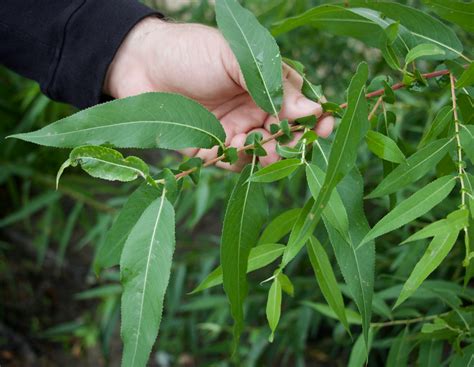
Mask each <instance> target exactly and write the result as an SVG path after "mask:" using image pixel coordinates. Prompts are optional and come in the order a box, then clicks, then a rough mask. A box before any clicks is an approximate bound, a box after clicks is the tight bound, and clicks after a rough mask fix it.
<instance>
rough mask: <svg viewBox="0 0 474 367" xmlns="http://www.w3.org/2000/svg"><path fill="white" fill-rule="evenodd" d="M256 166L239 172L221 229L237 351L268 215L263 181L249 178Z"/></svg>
mask: <svg viewBox="0 0 474 367" xmlns="http://www.w3.org/2000/svg"><path fill="white" fill-rule="evenodd" d="M254 168H255V166H254V165H253V164H252V165H248V166H247V167H245V168H244V170H243V171H242V173H241V174H240V177H239V180H238V182H237V184H236V186H235V188H234V190H233V192H232V194H231V196H230V199H229V202H228V204H227V209H226V213H225V217H224V226H223V230H222V240H221V265H222V276H223V284H224V290H225V292H226V295H227V298H228V300H229V303H230V307H231V313H232V317H233V319H234V351H235V348H236V347H237V343H238V341H239V338H240V334H241V333H242V329H243V321H244V309H243V306H244V300H245V298H246V295H247V277H246V273H247V262H248V258H249V254H250V250H251V248H252V247H254V246H255V244H256V243H257V240H258V235H259V232H260V230H261V228H262V227H263V224H264V223H265V220H266V216H267V203H266V200H265V196H264V193H263V188H262V186H261V184H258V183H253V182H250V181H248V178H249V177H250V176H251V175H252V174H253V170H254Z"/></svg>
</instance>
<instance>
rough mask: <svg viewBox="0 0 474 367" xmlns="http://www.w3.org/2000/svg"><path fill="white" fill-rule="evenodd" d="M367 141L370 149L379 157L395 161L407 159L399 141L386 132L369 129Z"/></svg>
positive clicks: (400, 161)
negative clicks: (395, 140)
mask: <svg viewBox="0 0 474 367" xmlns="http://www.w3.org/2000/svg"><path fill="white" fill-rule="evenodd" d="M365 141H366V142H367V146H368V147H369V149H370V151H371V152H372V153H374V154H375V155H376V156H377V157H379V158H382V159H384V160H386V161H389V162H393V163H403V162H404V161H405V159H406V158H405V155H404V154H403V152H402V151H401V150H400V148H399V147H398V145H397V143H395V142H394V141H393V140H392V139H390V138H389V137H388V136H386V135H384V134H381V133H378V132H376V131H373V130H369V131H368V132H367V135H366V137H365Z"/></svg>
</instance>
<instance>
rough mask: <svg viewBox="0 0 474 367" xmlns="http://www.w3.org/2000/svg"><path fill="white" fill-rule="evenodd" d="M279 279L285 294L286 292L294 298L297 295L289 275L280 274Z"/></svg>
mask: <svg viewBox="0 0 474 367" xmlns="http://www.w3.org/2000/svg"><path fill="white" fill-rule="evenodd" d="M277 278H278V281H279V282H280V285H281V289H282V290H283V292H285V293H286V294H287V295H289V296H290V297H293V296H294V295H295V287H294V285H293V283H292V282H291V279H290V278H289V277H288V275H286V274H284V273H281V272H279V273H278V275H277Z"/></svg>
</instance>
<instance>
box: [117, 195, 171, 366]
mask: <svg viewBox="0 0 474 367" xmlns="http://www.w3.org/2000/svg"><path fill="white" fill-rule="evenodd" d="M174 247H175V223H174V210H173V206H172V205H171V204H170V203H169V202H168V200H167V199H166V196H165V190H163V193H162V195H161V197H160V198H158V199H156V200H155V201H154V202H153V203H151V205H150V206H149V207H148V208H147V209H146V210H145V211H144V212H143V214H142V215H141V217H140V219H139V220H138V221H137V223H136V225H135V226H134V227H133V229H132V231H131V232H130V235H129V236H128V238H127V241H126V242H125V246H124V249H123V253H122V256H121V258H120V276H121V281H122V285H123V294H122V327H121V336H122V340H123V342H124V351H123V356H122V366H123V367H139V366H146V365H147V361H148V357H149V355H150V352H151V348H152V347H153V344H154V342H155V339H156V337H157V335H158V330H159V327H160V322H161V315H162V311H163V300H164V297H165V293H166V288H167V287H168V281H169V278H170V272H171V261H172V257H173V252H174Z"/></svg>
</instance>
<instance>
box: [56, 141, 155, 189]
mask: <svg viewBox="0 0 474 367" xmlns="http://www.w3.org/2000/svg"><path fill="white" fill-rule="evenodd" d="M69 163H70V165H71V166H76V165H78V164H79V165H80V166H81V167H82V169H83V170H84V171H86V172H87V173H88V174H89V175H91V176H92V177H96V178H101V179H103V180H109V181H121V182H128V181H133V180H135V179H136V178H137V177H139V176H140V177H142V178H144V179H146V178H147V177H148V175H149V174H150V169H149V167H148V166H147V164H146V163H145V162H143V161H142V160H141V159H140V158H138V157H134V156H130V157H127V158H124V157H123V155H122V154H121V153H120V152H117V151H116V150H114V149H110V148H106V147H95V146H82V147H77V148H74V149H73V150H72V151H71V154H70V155H69ZM61 172H62V171H61ZM58 178H59V177H58Z"/></svg>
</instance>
